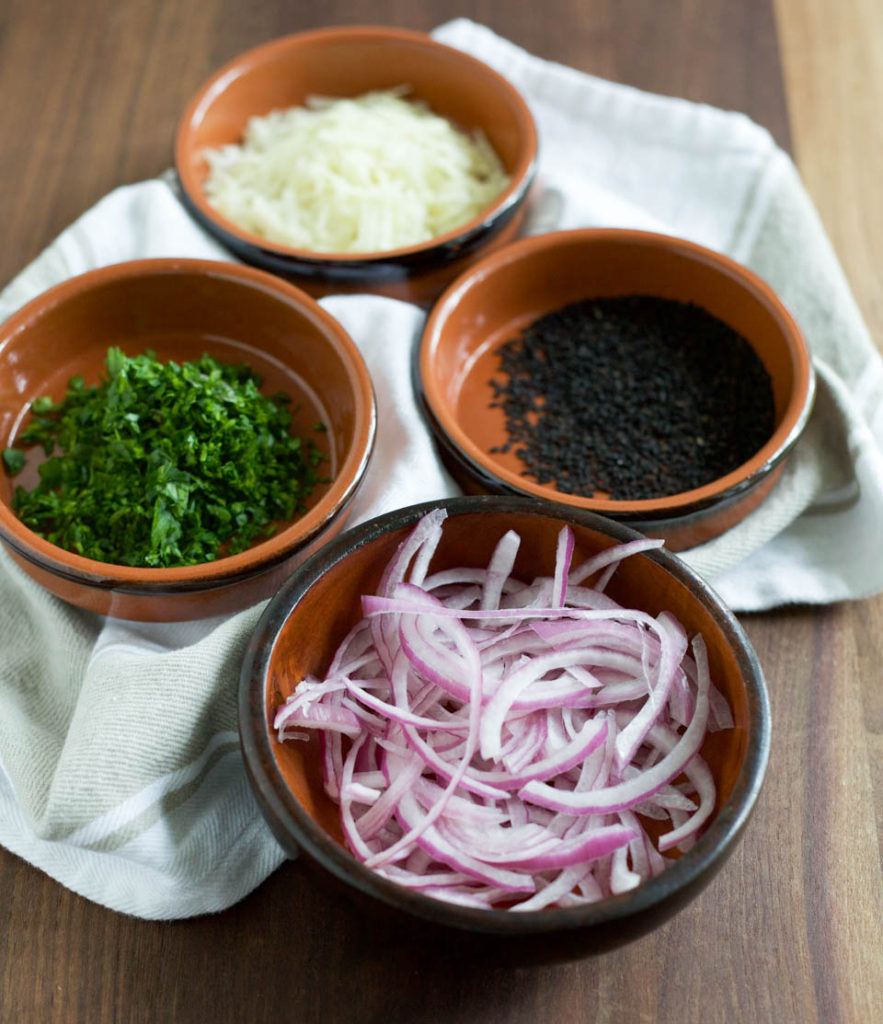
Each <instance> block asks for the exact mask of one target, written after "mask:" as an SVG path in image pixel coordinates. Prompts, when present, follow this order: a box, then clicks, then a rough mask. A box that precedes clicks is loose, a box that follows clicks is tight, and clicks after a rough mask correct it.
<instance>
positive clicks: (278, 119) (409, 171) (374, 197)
mask: <svg viewBox="0 0 883 1024" xmlns="http://www.w3.org/2000/svg"><path fill="white" fill-rule="evenodd" d="M405 92H407V90H406V89H405V88H404V87H402V88H398V89H390V90H383V91H377V92H369V93H365V94H364V95H362V96H358V97H355V98H352V99H330V98H327V97H310V98H309V99H308V100H307V103H306V105H305V106H303V107H292V108H290V109H288V110H274V111H271V112H270V113H269V114H266V115H265V116H262V117H253V118H251V119H250V120H249V122H248V125H247V127H246V130H245V134H244V137H243V140H242V143H241V145H229V146H222V147H221V148H219V149H210V150H206V151H205V152H204V156H205V158H206V160H207V162H208V165H209V175H208V178H207V180H206V183H205V193H206V198H207V199H208V201H209V203H210V204H211V205H212V206H214V207H215V209H217V210H218V212H219V213H221V214H222V215H223V216H224V217H226V218H227V219H228V220H230V221H232V222H233V223H234V224H236V225H238V226H239V227H240V228H243V229H245V230H246V231H249V232H251V233H253V234H256V235H260V236H261V237H262V238H266V239H267V240H269V241H271V242H278V243H281V244H282V245H287V246H291V247H293V248H295V249H305V250H309V251H312V252H326V253H327V252H333V253H365V252H383V251H388V250H390V249H399V248H404V247H407V246H412V245H418V244H420V243H422V242H426V241H429V240H430V239H432V238H435V237H437V236H438V235H442V234H445V233H446V232H448V231H452V230H454V229H455V228H459V227H461V226H462V225H463V224H465V223H466V222H467V221H470V220H472V219H473V218H474V217H476V216H477V215H478V214H479V213H481V211H482V210H484V209H485V208H486V207H488V206H490V205H491V204H492V203H493V202H494V200H495V199H497V197H498V196H499V195H500V194H501V193H502V192H503V191H504V190H505V188H506V187H507V185H508V183H509V179H508V176H507V175H506V173H505V171H504V169H503V165H502V163H501V162H500V159H499V157H498V156H497V154H496V152H495V151H494V149H493V147H492V146H491V145H490V143H489V142H488V141H487V139H486V138H485V137H484V136H483V135H481V134H480V133H476V134H474V135H472V136H469V135H467V134H466V133H465V132H463V131H460V130H459V129H457V128H456V127H455V126H454V125H453V124H451V122H450V121H448V120H446V119H445V118H443V117H440V116H439V115H438V114H436V113H434V112H433V111H432V110H431V109H430V108H429V107H428V106H427V105H426V104H425V103H421V102H418V101H415V100H409V99H407V98H406V97H405V95H404V93H405Z"/></svg>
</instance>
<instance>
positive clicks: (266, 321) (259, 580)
mask: <svg viewBox="0 0 883 1024" xmlns="http://www.w3.org/2000/svg"><path fill="white" fill-rule="evenodd" d="M111 346H118V347H120V348H121V349H122V350H123V351H124V352H125V354H126V355H129V356H134V355H138V354H141V353H143V352H145V351H146V350H148V349H150V350H153V351H154V352H155V353H156V355H157V357H158V358H159V359H161V360H168V359H174V360H175V361H177V362H181V361H187V360H192V359H198V358H199V357H200V356H201V355H202V354H203V353H208V354H209V355H211V356H214V357H215V358H216V359H218V360H220V361H221V362H226V363H246V364H248V365H249V366H250V367H251V369H252V370H254V371H256V372H257V373H258V374H259V375H260V376H261V377H262V379H263V385H262V389H263V391H264V393H265V394H268V395H272V394H276V393H277V392H280V391H281V392H286V393H287V394H288V395H290V396H291V397H292V400H293V402H292V406H293V412H294V416H293V422H292V430H293V431H294V432H295V433H296V434H298V435H299V436H307V435H309V436H310V437H314V438H315V440H316V443H317V444H318V445H319V447H320V449H321V450H322V451H323V454H324V455H325V456H326V457H327V462H326V463H325V464H324V466H323V474H324V473H325V470H326V467H327V474H328V477H329V481H330V482H328V483H326V484H322V485H320V486H318V487H316V488H315V489H314V491H313V492H312V494H311V495H310V497H309V498H308V499H307V501H306V505H307V508H306V511H305V512H304V513H303V514H302V515H300V516H298V517H297V518H295V519H293V520H292V521H290V522H286V523H280V524H279V528H278V530H277V531H276V532H275V533H274V534H273V535H272V536H271V537H269V538H268V539H266V540H263V541H261V542H260V543H257V544H255V545H253V546H252V547H250V548H249V549H248V550H246V551H243V552H241V553H240V554H236V555H231V556H228V557H222V558H218V559H217V560H215V561H212V562H206V563H203V564H200V565H192V566H184V567H180V568H169V569H147V568H136V567H130V566H124V565H109V564H106V563H104V562H98V561H94V560H92V559H89V558H84V557H82V556H80V555H77V554H74V553H72V552H69V551H66V550H64V549H62V548H60V547H57V546H56V545H54V544H51V543H49V541H47V540H44V539H43V538H42V537H39V536H38V535H37V534H36V533H33V532H32V531H31V530H29V529H28V528H27V527H25V526H24V524H23V523H22V522H21V520H20V519H19V518H18V517H17V516H16V515H15V513H14V512H13V510H12V508H11V507H10V502H11V500H12V494H13V490H14V487H15V486H16V484H18V483H24V484H25V485H26V486H33V485H34V484H35V483H36V474H35V473H33V474H32V475H33V479H32V480H29V481H25V480H24V477H25V474H27V473H28V472H29V470H28V469H26V470H25V471H24V473H23V474H22V475H21V477H13V478H10V477H9V475H8V474H6V473H5V472H2V471H0V540H2V542H3V544H4V546H5V547H6V549H7V550H8V551H9V553H10V554H11V555H12V557H13V559H14V560H15V561H16V562H17V563H18V564H19V565H20V566H21V568H22V569H24V571H25V572H27V573H28V574H29V575H31V576H32V577H33V578H34V579H36V580H37V582H39V583H41V584H42V585H43V586H45V587H46V588H47V589H49V590H51V591H52V593H54V594H56V595H58V596H59V597H61V598H64V599H65V600H66V601H70V602H72V603H73V604H76V605H79V606H80V607H82V608H86V609H88V610H90V611H94V612H100V613H102V614H105V615H112V616H115V617H119V618H125V619H137V620H147V621H175V620H186V619H196V618H204V617H207V616H211V615H218V614H221V613H224V612H231V611H235V610H238V609H240V608H244V607H247V606H248V605H251V604H254V603H255V602H257V601H259V600H261V599H263V598H266V597H269V596H270V595H271V594H272V593H274V592H275V590H276V589H277V587H278V586H279V584H280V583H281V581H282V580H283V579H284V578H285V577H286V576H287V575H288V574H289V573H290V571H291V569H292V567H293V566H294V565H295V564H297V562H298V561H301V560H303V559H304V558H305V557H306V556H307V554H308V553H309V552H310V551H312V550H314V549H315V548H316V547H317V546H318V545H319V544H321V543H322V542H323V541H325V540H326V539H328V538H329V537H330V536H333V535H334V534H336V533H337V532H339V531H340V529H341V528H342V527H343V525H344V522H345V519H346V516H347V513H348V510H349V506H350V503H351V501H352V498H353V497H354V495H355V493H356V490H357V489H358V487H359V485H360V484H361V481H362V479H363V477H364V474H365V471H366V468H367V466H368V460H369V456H370V453H371V449H372V445H373V440H374V433H375V421H376V413H375V404H374V394H373V390H372V386H371V380H370V377H369V375H368V370H367V368H366V366H365V363H364V361H363V359H362V357H361V355H360V353H359V351H358V349H357V348H356V346H355V344H354V343H353V341H352V340H351V339H350V337H349V336H348V335H347V333H346V332H345V331H344V330H343V328H342V327H341V326H340V325H339V324H338V322H337V321H336V320H334V319H333V318H332V317H331V316H329V315H328V314H327V313H326V312H325V311H324V310H323V309H321V308H320V307H319V306H318V304H317V303H316V302H315V301H314V300H313V299H311V298H310V297H309V296H308V295H305V294H304V293H303V292H301V291H300V290H299V289H297V288H294V287H292V286H291V285H289V284H286V283H285V282H283V281H280V280H279V279H278V278H275V277H274V276H272V275H271V274H267V273H264V272H262V271H259V270H255V269H253V268H251V267H240V266H237V265H235V264H232V263H230V264H228V263H214V262H209V261H201V260H179V259H158V260H139V261H135V262H131V263H120V264H116V265H114V266H109V267H105V268H102V269H100V270H94V271H91V272H89V273H87V274H83V275H81V276H79V277H75V278H71V279H70V280H68V281H65V282H64V283H63V284H60V285H57V286H56V287H54V288H52V289H50V290H49V291H47V292H44V293H43V294H42V295H40V296H39V297H38V298H36V299H34V300H33V301H32V302H30V303H29V304H28V305H27V306H25V307H23V308H22V309H21V310H19V311H18V312H17V313H16V314H15V315H14V316H12V317H10V318H9V320H7V321H6V322H5V323H4V324H3V325H2V326H0V448H7V447H11V446H13V445H14V444H15V441H16V438H17V436H18V435H19V434H20V432H21V430H22V429H23V428H24V427H25V426H26V425H27V422H28V420H29V418H30V417H29V407H30V404H31V402H33V401H34V400H35V399H37V398H40V397H41V396H43V395H49V396H50V397H51V398H52V399H53V400H54V401H59V400H60V399H62V398H63V397H64V393H65V389H66V385H67V382H68V380H69V379H70V378H71V377H73V376H75V375H77V374H80V375H82V376H83V378H84V380H85V382H86V384H87V385H94V384H97V383H98V380H99V375H100V374H101V373H102V371H103V369H104V360H105V357H106V355H107V350H108V348H109V347H111ZM319 422H321V423H323V424H325V425H326V427H327V430H325V431H324V432H321V433H318V432H316V431H315V425H316V424H317V423H319Z"/></svg>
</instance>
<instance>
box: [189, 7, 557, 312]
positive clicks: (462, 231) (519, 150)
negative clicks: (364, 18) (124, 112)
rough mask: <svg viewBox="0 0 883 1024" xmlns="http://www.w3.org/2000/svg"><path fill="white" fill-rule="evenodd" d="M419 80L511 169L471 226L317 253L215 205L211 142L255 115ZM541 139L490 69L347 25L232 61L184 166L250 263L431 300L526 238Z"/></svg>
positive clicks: (202, 215)
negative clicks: (380, 246)
mask: <svg viewBox="0 0 883 1024" xmlns="http://www.w3.org/2000/svg"><path fill="white" fill-rule="evenodd" d="M403 84H404V85H408V86H410V87H411V90H412V91H411V93H410V95H411V96H412V97H413V98H415V99H421V100H424V101H425V102H427V103H428V104H429V105H430V107H432V109H433V110H435V111H436V113H438V114H441V115H442V116H444V117H446V118H448V119H449V120H450V121H452V122H453V123H455V124H457V125H458V126H459V127H461V128H463V129H464V130H466V131H470V132H471V131H473V130H476V129H480V130H481V131H482V132H483V133H484V134H485V136H486V137H487V139H488V140H489V141H490V143H491V145H492V146H493V147H494V149H495V150H496V151H497V154H498V155H499V157H500V159H501V161H502V163H503V166H504V167H505V169H506V171H507V173H508V174H509V176H510V179H511V180H510V184H509V187H508V188H507V189H506V190H505V191H504V192H503V194H502V195H501V196H500V197H499V198H498V199H497V200H496V201H495V202H494V203H493V204H492V205H491V206H489V207H488V208H487V209H486V210H484V211H483V212H482V213H481V214H479V215H478V216H477V217H475V218H474V219H472V220H471V221H469V222H468V223H466V224H464V225H463V226H462V227H460V228H458V229H456V230H454V231H450V232H448V233H447V234H444V235H440V236H439V237H437V238H435V239H432V240H431V241H429V242H425V243H423V244H420V245H414V246H410V247H407V248H402V249H396V250H390V251H387V252H373V253H359V254H356V255H349V254H339V255H337V254H332V255H328V254H324V253H323V254H317V253H315V252H310V251H306V250H300V249H294V248H290V247H287V246H284V245H278V244H275V243H271V242H268V241H267V240H266V239H264V238H261V237H259V236H258V235H254V234H251V233H250V232H248V231H244V230H242V229H240V228H239V227H237V226H236V225H235V224H233V223H231V222H230V221H229V220H227V219H225V218H224V217H222V216H221V215H220V214H219V213H217V212H216V211H215V210H214V209H213V207H212V206H211V205H210V204H209V203H208V201H207V200H206V197H205V193H204V190H203V184H204V182H205V179H206V177H207V175H208V165H207V162H206V160H205V157H204V156H203V153H204V151H205V150H206V149H211V148H215V147H218V146H222V145H225V144H228V143H235V142H239V141H240V140H241V138H242V134H243V131H244V129H245V126H246V123H247V122H248V120H249V118H250V117H252V116H256V115H263V114H266V113H268V112H269V111H271V110H275V109H286V108H290V107H293V106H298V105H302V104H303V103H304V101H305V100H306V99H307V97H309V96H311V95H314V94H319V95H324V96H332V97H345V96H358V95H361V94H363V93H365V92H367V91H369V90H374V89H388V88H392V87H394V86H400V85H403ZM536 156H537V135H536V129H535V127H534V123H533V119H532V117H531V114H530V111H529V110H528V108H527V105H526V104H525V102H524V100H523V99H522V98H521V96H520V95H519V94H518V92H517V91H516V90H515V89H514V88H513V87H512V86H511V85H509V83H508V82H507V81H506V80H505V79H504V78H503V77H502V76H500V75H498V74H497V73H496V72H495V71H493V70H492V69H491V68H489V67H488V66H487V65H485V64H483V63H481V62H480V61H478V60H475V59H474V58H473V57H469V56H467V55H466V54H465V53H461V52H460V51H459V50H455V49H453V48H452V47H449V46H444V45H442V44H441V43H437V42H435V41H434V40H433V39H431V38H430V37H429V36H427V35H424V34H423V33H420V32H412V31H408V30H406V29H399V28H381V27H352V26H347V27H339V28H326V29H319V30H316V31H310V32H302V33H298V34H297V35H292V36H287V37H284V38H282V39H277V40H274V41H273V42H270V43H266V44H265V45H263V46H259V47H257V48H256V49H253V50H249V51H248V52H247V53H244V54H242V55H241V56H239V57H237V58H235V59H234V60H232V61H231V62H230V63H229V64H227V65H225V66H224V67H223V68H221V69H220V70H219V71H218V72H217V73H216V74H214V75H213V76H212V77H211V78H210V79H209V80H208V81H207V82H206V83H205V84H204V85H203V86H202V88H201V89H200V90H199V92H198V93H197V94H196V95H195V96H194V97H193V99H192V100H191V102H190V104H189V105H188V107H187V109H186V110H185V112H184V115H183V117H182V118H181V121H180V124H179V126H178V132H177V137H176V140H175V166H176V168H177V172H178V177H179V180H180V184H181V189H182V192H183V197H184V201H185V202H186V204H187V206H188V208H189V209H190V211H191V213H192V214H193V215H194V217H195V218H196V219H197V220H198V221H199V222H200V223H201V224H202V225H203V226H204V227H205V228H206V229H207V230H208V231H210V232H211V233H212V234H213V235H214V236H215V237H216V238H218V239H219V240H220V241H221V242H222V243H223V244H224V245H225V246H227V248H229V249H230V250H231V251H232V252H234V253H235V254H236V255H237V256H238V257H239V258H240V259H242V260H244V261H245V262H247V263H252V264H254V265H256V266H259V267H263V268H264V269H265V270H271V271H273V272H274V273H277V274H281V275H283V276H284V277H287V278H289V279H291V280H292V281H294V282H295V283H296V284H298V285H300V286H301V287H302V288H305V289H306V290H307V291H309V292H310V293H311V294H313V295H324V294H328V293H330V292H365V291H368V292H377V293H381V294H385V295H391V296H393V297H395V298H401V299H406V300H408V301H412V302H418V303H422V304H427V303H429V302H431V301H432V300H433V299H434V298H435V297H436V296H437V295H438V294H439V293H440V292H441V291H442V289H443V288H444V286H445V285H446V284H447V283H448V282H450V281H451V280H453V278H454V277H456V275H457V274H458V273H459V272H460V271H462V270H463V269H464V268H465V267H466V266H468V265H469V263H471V262H473V261H474V260H475V259H476V258H477V257H478V256H479V255H480V254H481V253H483V252H486V251H487V250H489V249H490V248H492V247H494V246H498V245H500V244H502V243H503V242H505V241H507V240H510V239H512V238H514V237H515V234H516V232H517V230H518V227H519V225H520V223H521V220H522V218H523V216H524V212H525V210H524V202H525V199H526V197H527V193H528V189H529V187H530V185H531V182H532V181H533V177H534V173H535V170H536Z"/></svg>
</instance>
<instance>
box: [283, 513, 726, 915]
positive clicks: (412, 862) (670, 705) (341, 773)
mask: <svg viewBox="0 0 883 1024" xmlns="http://www.w3.org/2000/svg"><path fill="white" fill-rule="evenodd" d="M443 522H444V513H443V512H436V513H433V514H431V515H430V516H427V517H425V518H424V519H423V520H421V522H420V523H419V524H418V525H417V527H415V529H414V530H413V531H412V533H411V534H410V535H409V536H408V537H407V538H406V539H405V541H404V542H403V543H402V544H401V545H400V547H399V549H398V550H397V552H396V554H395V555H394V556H393V558H392V559H391V560H390V563H389V564H388V566H387V567H386V569H385V571H384V574H383V577H382V579H381V583H380V586H379V588H378V593H377V594H375V595H367V596H365V597H364V598H363V611H364V616H365V617H364V618H363V619H362V621H361V622H360V623H359V624H358V625H357V626H356V627H354V629H353V630H351V631H350V633H349V634H348V635H347V637H346V638H345V639H344V641H343V643H342V644H341V646H340V648H339V649H338V651H337V652H336V654H335V656H334V659H333V661H332V664H331V666H330V668H329V671H328V674H327V676H326V678H325V679H324V680H318V679H315V678H312V677H310V678H308V679H305V680H303V681H302V682H301V683H300V684H299V685H298V686H297V687H296V689H295V692H294V693H293V695H292V696H291V697H290V698H289V700H288V701H287V702H286V703H285V704H284V705H282V707H280V708H279V709H278V711H277V714H276V718H275V726H276V729H277V730H278V733H279V738H280V740H283V739H285V740H291V739H297V738H300V737H301V736H303V735H304V734H303V732H302V730H303V729H310V730H315V731H318V732H319V735H320V740H321V750H322V764H323V771H324V775H325V788H326V792H327V793H328V794H329V795H330V796H331V797H332V799H335V800H336V801H337V802H338V803H339V804H340V813H341V825H342V828H343V833H344V837H345V840H346V843H347V845H348V847H349V848H350V850H351V851H352V852H353V853H354V855H355V856H356V857H357V858H358V859H360V860H361V861H362V862H363V863H365V864H366V865H367V866H369V867H372V868H373V869H374V870H376V871H378V872H379V873H380V874H383V875H385V876H386V877H387V878H389V879H391V880H392V881H395V882H397V883H398V884H401V885H403V886H407V887H408V888H411V889H414V890H416V891H419V892H422V893H424V894H426V895H429V896H432V897H434V898H436V899H441V900H446V901H450V902H455V903H459V904H462V905H465V906H472V907H482V908H494V907H507V908H510V909H512V910H517V911H533V910H541V909H543V908H544V907H549V906H562V907H564V906H577V905H580V904H582V903H588V902H594V901H597V900H599V899H603V898H605V897H606V896H609V895H612V894H615V893H618V892H625V891H627V890H629V889H631V888H633V887H635V886H637V885H640V884H641V883H642V882H643V881H645V880H646V879H648V878H651V877H653V876H654V875H656V874H658V873H659V872H660V871H661V870H664V868H665V866H666V864H667V863H668V861H667V859H666V858H665V857H663V856H662V855H661V852H660V851H667V850H670V849H672V848H674V847H677V848H678V849H680V850H682V851H683V850H684V849H686V848H687V847H688V846H690V845H691V844H692V843H693V842H695V840H696V837H697V836H698V834H699V833H700V831H701V829H702V827H703V825H704V824H705V823H706V822H707V820H708V819H709V817H710V816H711V814H712V813H713V809H714V803H715V790H714V781H713V778H712V775H711V772H710V771H709V770H708V768H707V766H706V765H705V764H704V762H703V761H702V760H701V758H700V757H699V754H698V751H699V748H700V746H701V744H702V741H703V739H704V735H705V731H706V727H708V726H715V727H717V726H723V727H726V722H727V721H728V720H729V721H730V722H732V716H731V713H730V710H729V708H728V707H727V706H726V702H725V701H724V700H723V698H722V697H721V695H720V694H719V693H718V692H717V691H716V690H715V689H714V687H713V685H712V683H711V680H710V678H709V673H708V665H707V658H706V656H705V652H704V645H703V643H702V639H701V637H698V636H697V637H694V638H692V646H691V649H688V639H687V637H686V635H685V633H684V630H683V628H682V627H681V626H680V625H679V624H678V623H677V621H676V620H675V619H674V618H673V617H672V616H670V615H668V614H667V613H665V612H663V613H662V614H661V615H659V616H657V617H656V618H654V617H653V616H650V615H647V614H646V613H644V612H642V611H637V610H634V609H625V608H621V607H620V606H619V605H617V604H616V602H615V601H614V600H613V599H612V598H611V597H609V595H607V594H606V593H604V592H603V591H604V588H605V587H606V586H607V584H608V582H609V579H610V577H611V575H612V574H613V572H615V570H616V567H617V566H618V565H619V564H620V562H621V561H622V559H623V558H626V557H630V556H631V555H633V554H637V553H639V552H641V551H647V550H650V549H652V548H655V547H657V546H658V542H656V541H644V540H642V541H636V542H633V543H631V544H625V545H619V546H618V547H612V548H609V549H607V550H605V551H603V552H600V553H599V554H598V555H596V556H594V557H593V558H590V559H589V560H588V561H587V562H584V563H583V564H582V565H581V566H578V567H577V568H576V569H574V568H572V567H571V561H572V559H573V555H574V552H575V544H574V537H573V534H572V531H570V530H569V529H567V528H565V529H564V530H562V531H561V533H560V534H559V537H558V542H557V547H556V553H555V568H554V571H553V573H552V574H551V576H544V577H539V578H537V579H535V580H534V581H533V582H532V583H529V584H528V583H523V582H521V581H518V580H515V579H513V578H512V576H511V572H512V568H513V566H514V564H515V557H516V554H517V552H518V547H519V544H520V539H519V537H518V535H517V534H515V533H513V532H510V533H507V534H505V535H504V536H503V537H502V538H501V539H500V541H499V542H498V543H497V546H496V548H495V550H494V552H493V554H492V556H491V559H490V562H489V564H488V566H487V568H486V569H480V568H474V567H461V568H452V569H444V570H441V571H431V570H432V568H433V567H432V558H433V555H434V554H435V552H436V550H437V548H438V544H439V541H440V539H441V536H442V529H443ZM590 578H594V580H595V583H594V585H593V586H588V585H585V583H584V581H586V580H588V579H590ZM675 780H678V781H677V782H676V784H675ZM694 796H695V798H694ZM642 818H651V819H657V820H659V821H670V822H671V826H672V827H671V830H670V831H668V832H666V833H664V834H663V836H662V838H661V839H660V840H659V842H658V847H657V845H654V842H653V841H652V840H651V839H650V836H649V834H648V833H647V831H646V830H645V829H644V826H643V823H642Z"/></svg>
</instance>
